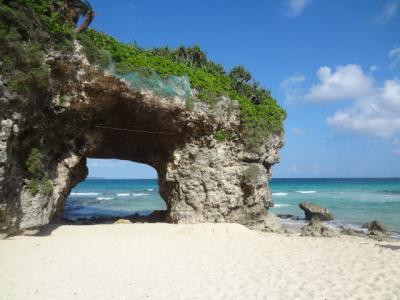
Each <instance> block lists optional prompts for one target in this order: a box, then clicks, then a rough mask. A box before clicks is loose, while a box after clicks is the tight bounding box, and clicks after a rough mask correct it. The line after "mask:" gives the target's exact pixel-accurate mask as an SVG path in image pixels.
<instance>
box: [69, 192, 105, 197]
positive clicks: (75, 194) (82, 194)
mask: <svg viewBox="0 0 400 300" xmlns="http://www.w3.org/2000/svg"><path fill="white" fill-rule="evenodd" d="M100 194H101V193H93V192H91V193H71V194H70V196H86V197H93V196H98V195H100Z"/></svg>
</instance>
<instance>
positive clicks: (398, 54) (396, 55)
mask: <svg viewBox="0 0 400 300" xmlns="http://www.w3.org/2000/svg"><path fill="white" fill-rule="evenodd" d="M389 58H390V59H391V61H392V63H391V64H390V68H396V67H400V47H397V48H393V49H392V50H390V52H389Z"/></svg>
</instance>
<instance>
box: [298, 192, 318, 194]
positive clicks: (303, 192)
mask: <svg viewBox="0 0 400 300" xmlns="http://www.w3.org/2000/svg"><path fill="white" fill-rule="evenodd" d="M296 193H299V194H315V193H317V192H316V191H296Z"/></svg>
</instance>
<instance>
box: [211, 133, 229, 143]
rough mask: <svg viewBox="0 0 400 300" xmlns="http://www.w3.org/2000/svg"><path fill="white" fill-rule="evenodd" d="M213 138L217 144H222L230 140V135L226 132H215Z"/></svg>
mask: <svg viewBox="0 0 400 300" xmlns="http://www.w3.org/2000/svg"><path fill="white" fill-rule="evenodd" d="M214 138H215V140H216V141H217V142H218V143H220V142H223V141H228V140H230V139H231V138H232V133H230V132H228V131H223V130H217V131H216V132H215V133H214Z"/></svg>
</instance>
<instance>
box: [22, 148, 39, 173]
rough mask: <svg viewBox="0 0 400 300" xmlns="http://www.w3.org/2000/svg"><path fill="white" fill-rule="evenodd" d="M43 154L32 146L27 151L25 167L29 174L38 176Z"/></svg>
mask: <svg viewBox="0 0 400 300" xmlns="http://www.w3.org/2000/svg"><path fill="white" fill-rule="evenodd" d="M42 160H43V154H42V153H41V152H40V150H39V149H38V148H32V150H31V152H30V153H29V156H28V159H27V160H26V163H25V167H26V169H27V170H28V172H29V174H30V175H31V176H32V177H34V178H38V177H40V171H41V168H42Z"/></svg>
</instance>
